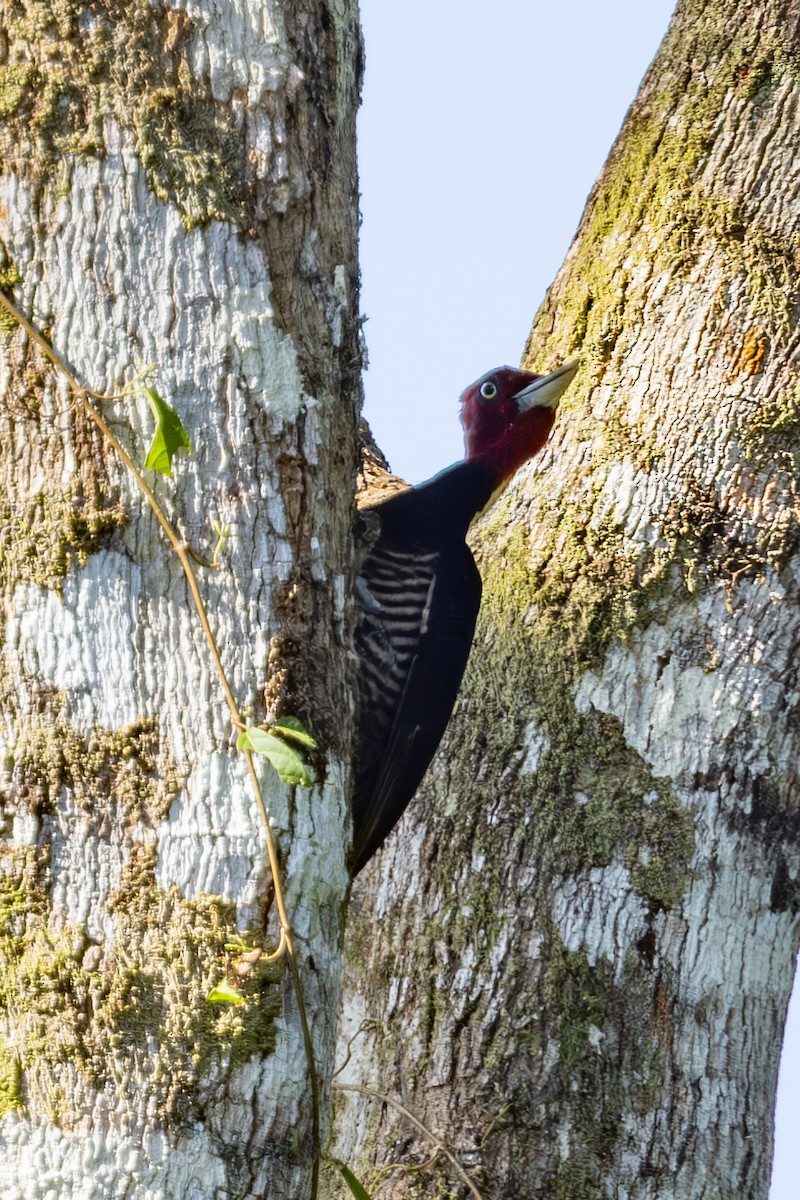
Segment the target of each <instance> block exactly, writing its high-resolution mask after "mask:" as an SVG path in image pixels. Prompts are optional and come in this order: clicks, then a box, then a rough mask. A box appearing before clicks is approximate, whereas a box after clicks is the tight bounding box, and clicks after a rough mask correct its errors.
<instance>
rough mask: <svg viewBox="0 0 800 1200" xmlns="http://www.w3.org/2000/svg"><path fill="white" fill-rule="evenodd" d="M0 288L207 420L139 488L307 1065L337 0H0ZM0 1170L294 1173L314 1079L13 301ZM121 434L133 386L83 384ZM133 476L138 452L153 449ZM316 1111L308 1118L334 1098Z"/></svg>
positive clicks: (88, 465) (190, 727)
mask: <svg viewBox="0 0 800 1200" xmlns="http://www.w3.org/2000/svg"><path fill="white" fill-rule="evenodd" d="M0 30H1V31H2V32H0V115H1V116H2V122H3V123H2V130H1V131H0V287H2V288H3V290H4V291H5V293H6V295H8V296H11V297H13V299H14V302H15V303H16V304H17V305H18V306H19V308H20V309H21V310H22V311H24V313H26V314H27V315H28V316H29V317H30V318H31V320H32V321H33V322H34V324H35V325H36V326H38V327H39V328H40V329H41V330H43V331H44V332H45V333H46V335H47V336H48V337H49V338H50V339H51V341H52V344H53V346H54V347H55V348H56V349H57V351H58V352H59V353H60V354H61V355H62V356H63V357H64V358H65V359H66V360H67V361H68V362H69V364H70V365H71V368H72V370H73V371H74V372H75V374H76V376H77V378H78V379H79V380H80V381H81V382H82V383H84V384H85V385H87V386H89V387H91V388H93V389H95V390H97V391H100V392H104V393H112V392H118V391H119V390H120V388H121V387H122V386H123V384H124V383H126V382H127V381H129V380H130V379H131V377H132V376H133V375H134V374H135V373H136V372H137V370H139V369H140V367H141V366H142V364H150V363H155V364H156V368H157V371H156V375H155V377H154V379H153V380H152V382H153V383H154V385H155V386H156V387H157V388H158V389H159V391H160V392H161V393H162V394H163V395H164V396H165V398H166V399H167V400H168V401H169V402H170V403H171V404H172V405H173V406H174V407H175V408H176V409H177V411H178V413H179V414H180V416H181V418H182V419H183V422H184V424H185V425H186V427H187V428H188V430H189V433H190V435H191V438H192V442H193V453H192V455H191V456H190V457H188V458H185V459H182V460H179V461H177V462H176V464H175V469H174V476H175V477H174V479H173V480H171V481H170V480H159V481H157V482H156V483H155V488H156V491H157V494H158V496H159V498H160V500H161V503H162V504H163V505H164V506H165V508H166V509H167V511H168V513H169V514H170V517H171V519H172V521H173V522H174V524H175V526H176V528H177V529H178V530H179V532H180V536H181V537H183V538H185V539H186V541H187V542H188V543H189V544H190V545H191V546H192V547H193V548H194V549H195V550H196V551H197V552H198V553H199V554H201V555H203V556H205V557H206V558H209V557H210V555H211V553H212V551H213V547H214V542H215V534H214V525H215V523H219V524H220V525H229V526H230V537H229V539H228V541H227V543H226V545H225V549H224V552H223V556H222V561H221V565H220V566H219V568H218V569H216V570H203V569H202V568H197V570H198V574H199V576H200V581H201V590H202V592H203V594H204V596H205V599H206V604H207V607H208V611H209V613H210V617H211V624H212V626H213V630H214V633H215V635H216V639H217V642H218V645H219V648H220V652H221V657H222V662H223V665H224V668H225V671H226V673H227V676H228V679H229V681H230V684H231V687H232V689H233V693H234V695H235V697H236V700H237V702H238V704H239V705H240V706H241V707H242V709H243V710H244V711H249V712H250V713H251V714H252V717H253V719H254V720H256V721H259V720H264V719H265V718H266V719H274V717H275V716H276V715H280V714H286V713H289V714H292V715H294V716H297V717H298V718H300V719H301V720H302V721H303V722H304V723H305V724H306V725H308V726H309V727H310V728H311V730H312V731H313V732H314V734H315V735H316V737H317V741H318V743H319V747H320V749H319V752H318V754H317V756H316V758H315V760H314V769H315V772H316V779H317V783H316V785H315V786H314V787H313V788H312V789H306V790H304V789H295V790H290V789H289V788H287V787H285V786H283V785H280V784H276V783H275V782H273V781H272V779H271V778H270V776H271V775H272V776H273V779H274V778H276V777H274V773H272V772H271V768H270V767H269V766H268V765H267V764H266V762H264V765H263V767H262V768H261V774H262V776H263V782H264V788H265V791H266V795H267V801H268V803H269V805H270V809H271V813H272V817H273V822H274V827H275V831H276V833H277V835H278V840H279V843H280V848H281V851H282V855H283V859H284V862H285V876H286V881H287V882H286V888H287V893H286V900H287V906H288V910H289V915H290V919H291V920H292V921H293V925H294V930H295V945H296V947H297V952H298V957H299V960H300V964H301V970H302V976H303V983H304V988H305V999H306V1005H307V1008H308V1011H309V1017H310V1022H311V1030H312V1034H313V1038H314V1041H315V1045H316V1054H317V1065H318V1069H319V1071H320V1074H321V1077H322V1084H323V1102H324V1098H325V1094H326V1092H327V1088H326V1083H325V1081H326V1079H327V1078H328V1077H329V1074H330V1067H331V1057H332V1046H333V1041H334V1036H333V1023H334V1015H335V1012H336V1009H337V1005H338V987H339V959H340V944H341V922H342V901H343V897H344V894H345V889H346V884H347V876H346V871H345V867H344V848H345V830H346V801H345V778H346V775H345V768H346V762H347V757H348V743H349V736H350V723H351V720H350V716H349V712H350V710H351V704H350V693H349V688H348V685H347V680H346V655H347V640H348V627H347V612H346V605H345V598H346V595H347V582H346V581H347V577H348V572H349V554H350V549H349V538H350V533H349V530H350V512H351V507H352V480H353V472H354V463H355V433H354V431H355V418H356V410H357V407H358V399H359V383H358V378H359V357H360V356H359V335H358V323H357V311H358V310H357V280H358V271H357V265H356V231H357V211H356V203H357V200H356V197H357V185H356V171H355V137H354V128H355V109H356V105H357V101H358V90H359V82H360V79H359V77H360V69H361V68H360V61H361V55H360V35H359V31H358V24H357V5H356V3H355V0H352V2H351V0H341V2H337V3H335V4H332V3H326V2H325V0H296V2H293V3H291V4H290V3H280V2H279V0H246V2H245V3H244V4H236V5H235V4H231V3H228V2H227V0H223V3H221V4H216V5H213V6H210V7H208V6H202V5H201V6H199V7H197V6H190V7H189V8H184V7H182V6H181V5H178V6H174V5H171V6H167V5H164V6H162V5H160V4H158V3H156V4H155V5H154V4H152V3H147V2H142V3H140V2H139V0H120V2H119V3H111V4H109V5H105V6H102V5H101V6H99V7H98V6H97V5H92V4H88V3H84V0H56V3H54V4H53V3H49V2H47V3H45V2H44V0H0ZM0 399H1V403H0V446H2V451H3V452H2V455H0V508H1V509H2V530H1V531H0V621H1V622H2V675H1V676H0V678H1V680H2V685H1V690H0V742H1V743H2V775H1V776H0V795H1V796H2V826H1V827H0V1112H1V1113H2V1119H1V1120H0V1191H2V1193H3V1195H5V1196H11V1195H14V1196H18V1197H21V1196H31V1197H33V1196H39V1195H44V1194H54V1189H55V1190H56V1191H57V1192H58V1194H59V1196H63V1197H68V1196H73V1195H74V1196H78V1195H80V1196H85V1195H89V1194H90V1193H91V1194H93V1195H94V1194H97V1195H100V1194H102V1195H103V1196H111V1195H122V1194H124V1195H126V1196H129V1197H132V1198H133V1197H139V1196H145V1195H147V1196H154V1195H156V1194H158V1195H165V1196H171V1197H176V1198H177V1197H182V1198H184V1200H187V1198H189V1197H192V1198H197V1200H202V1198H204V1197H209V1198H210V1197H212V1196H222V1195H225V1196H244V1195H248V1196H253V1197H256V1196H275V1197H280V1198H281V1200H288V1198H290V1197H303V1196H306V1195H307V1194H308V1189H309V1179H310V1173H309V1172H310V1164H309V1153H310V1147H311V1133H310V1130H311V1111H312V1105H311V1098H310V1088H309V1076H308V1069H307V1063H306V1058H305V1054H304V1049H303V1038H302V1035H301V1028H300V1023H299V1021H298V1010H297V1003H296V999H295V996H294V993H293V990H292V986H291V981H290V977H289V975H288V974H287V973H286V968H285V960H282V961H280V962H278V963H277V964H275V965H274V966H270V967H267V968H263V967H262V966H260V965H257V966H256V967H255V968H254V970H253V972H252V975H251V976H250V978H249V979H248V981H247V982H246V984H244V985H243V986H244V990H245V992H246V994H247V1002H246V1004H244V1005H243V1006H221V1007H217V1006H214V1005H211V1004H209V1003H208V1002H207V1000H206V996H207V994H208V992H209V989H210V988H211V986H212V984H214V983H217V982H219V981H220V980H221V979H222V978H223V976H224V974H225V970H226V961H227V957H228V956H231V955H235V954H236V951H235V950H230V949H228V950H226V944H227V945H228V946H230V945H231V944H233V945H234V946H235V945H237V944H240V945H241V946H242V947H246V946H251V945H253V944H256V943H259V944H262V945H263V944H264V940H265V924H266V938H267V943H269V941H270V939H271V938H273V937H274V936H275V935H276V925H275V916H274V908H273V892H272V883H271V879H270V876H269V872H268V870H267V866H266V861H265V849H264V847H265V842H264V830H263V828H262V827H261V823H260V820H259V817H258V811H257V808H256V803H255V800H254V798H253V795H252V792H251V789H250V787H249V782H248V778H247V772H246V770H245V767H244V763H243V761H242V757H241V755H240V754H238V752H237V751H236V749H235V736H236V731H235V730H232V728H231V723H230V720H229V715H228V710H227V709H226V707H225V702H224V698H223V694H222V690H221V687H220V684H219V681H218V679H217V677H216V675H215V673H214V669H213V665H212V660H211V656H210V653H209V648H208V646H207V645H206V643H205V641H204V638H203V635H202V631H201V628H200V625H199V623H198V620H197V618H196V615H195V613H194V611H193V608H192V604H191V601H190V596H189V591H188V588H187V584H186V580H185V578H184V576H183V574H182V572H181V569H180V566H179V563H178V560H177V558H176V557H175V555H174V554H173V552H172V551H171V550H170V548H169V546H168V545H167V543H166V542H165V540H164V538H163V537H162V535H161V532H160V529H159V527H158V525H157V523H156V521H155V520H154V519H153V516H152V514H151V512H150V510H149V508H148V507H147V505H146V503H145V502H144V499H143V497H142V496H141V495H140V493H139V492H138V490H137V488H136V486H135V484H134V483H133V480H132V479H131V478H130V476H129V475H128V474H127V472H126V471H125V469H124V468H123V467H122V466H121V464H120V462H119V461H118V460H117V459H116V457H115V454H114V452H113V451H112V450H111V448H110V446H109V445H108V444H106V443H105V442H104V441H103V439H102V438H101V436H100V435H99V434H98V432H97V430H96V429H95V427H94V426H93V425H92V424H91V423H90V422H89V420H88V419H87V418H86V417H85V416H84V415H82V412H81V410H80V408H79V407H78V406H76V405H75V404H74V403H73V399H72V397H71V395H70V392H69V391H68V389H67V386H66V384H65V382H64V380H63V379H60V378H59V377H57V376H56V375H55V374H54V372H53V371H52V369H51V368H50V365H49V363H48V362H47V361H46V360H45V359H44V358H43V356H42V354H41V352H40V351H39V349H38V348H37V346H36V345H35V344H34V342H33V341H32V340H29V339H28V338H26V337H25V336H24V335H23V333H22V332H21V330H20V329H19V327H18V326H16V325H15V323H14V321H13V320H6V321H5V322H4V326H3V329H2V330H0ZM104 412H105V415H106V416H107V418H108V420H109V421H110V422H111V425H112V427H113V429H114V431H115V432H116V434H117V436H118V437H119V438H120V439H121V440H122V442H123V443H124V444H125V446H126V447H127V448H128V450H129V451H130V453H131V454H132V456H133V457H134V459H136V460H137V461H139V462H141V461H142V460H143V457H144V452H145V450H146V448H147V444H148V441H149V438H150V437H151V436H152V424H151V418H150V415H149V410H148V408H147V405H146V404H145V403H144V401H143V398H142V396H141V394H140V395H139V397H138V398H131V399H127V400H125V401H122V402H114V403H110V404H107V405H105V406H104ZM151 478H152V476H151ZM323 1123H324V1121H323Z"/></svg>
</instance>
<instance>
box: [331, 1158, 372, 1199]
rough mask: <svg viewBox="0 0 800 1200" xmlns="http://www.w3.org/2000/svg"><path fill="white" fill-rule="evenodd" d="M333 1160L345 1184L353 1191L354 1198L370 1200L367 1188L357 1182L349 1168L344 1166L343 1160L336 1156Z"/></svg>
mask: <svg viewBox="0 0 800 1200" xmlns="http://www.w3.org/2000/svg"><path fill="white" fill-rule="evenodd" d="M333 1161H334V1162H335V1163H336V1166H337V1167H338V1168H339V1170H340V1171H341V1172H342V1178H343V1179H344V1181H345V1183H346V1184H347V1186H348V1187H349V1188H350V1191H351V1192H352V1193H353V1195H354V1196H355V1198H356V1200H372V1197H371V1196H370V1194H369V1192H368V1191H367V1189H366V1188H365V1187H364V1185H363V1183H359V1181H358V1180H357V1179H356V1177H355V1175H354V1174H353V1172H352V1171H351V1170H350V1168H349V1167H346V1166H345V1165H344V1163H343V1162H339V1159H338V1158H334V1160H333Z"/></svg>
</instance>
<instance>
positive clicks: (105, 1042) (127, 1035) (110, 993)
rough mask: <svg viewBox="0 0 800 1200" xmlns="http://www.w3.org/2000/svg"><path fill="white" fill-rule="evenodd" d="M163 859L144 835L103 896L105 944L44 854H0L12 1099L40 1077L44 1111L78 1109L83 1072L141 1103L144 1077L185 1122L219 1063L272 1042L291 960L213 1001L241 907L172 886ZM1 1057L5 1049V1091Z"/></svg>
mask: <svg viewBox="0 0 800 1200" xmlns="http://www.w3.org/2000/svg"><path fill="white" fill-rule="evenodd" d="M154 867H155V851H154V849H153V848H152V847H148V846H145V845H141V844H138V845H137V844H134V846H133V848H132V854H131V858H130V860H129V863H128V865H127V867H125V869H124V870H123V872H122V875H121V877H120V880H119V885H118V887H117V889H116V890H115V891H114V892H113V893H112V894H111V895H110V896H109V898H108V901H107V905H106V907H107V911H108V914H109V917H110V919H111V920H112V921H113V925H114V936H113V939H112V940H111V941H110V942H109V943H108V944H105V945H100V944H97V943H95V942H92V941H91V940H90V939H89V938H88V937H87V936H86V934H85V933H84V932H83V931H81V930H78V929H76V928H74V927H71V926H64V925H60V924H59V923H58V921H57V919H56V917H55V914H54V913H53V912H52V911H51V907H50V903H49V898H48V885H47V864H46V861H43V860H42V858H41V856H39V857H38V859H36V860H34V856H33V852H30V853H28V854H27V856H26V857H25V858H22V857H20V855H19V854H17V855H16V857H15V856H14V855H13V854H12V853H10V852H5V853H4V854H3V855H2V856H0V871H1V872H2V873H1V874H0V912H2V914H3V916H4V920H3V922H2V928H1V929H0V1019H2V1020H3V1022H4V1024H5V1025H6V1028H7V1029H13V1030H14V1036H15V1041H14V1053H13V1055H12V1053H11V1051H9V1054H8V1055H7V1056H6V1057H7V1058H8V1064H7V1065H8V1071H7V1072H6V1079H7V1081H8V1088H7V1089H6V1090H7V1092H8V1096H7V1098H6V1100H7V1107H8V1106H17V1107H19V1106H20V1105H22V1104H23V1103H25V1102H26V1100H27V1097H28V1096H29V1095H30V1092H31V1089H32V1088H33V1089H35V1095H34V1096H33V1097H32V1099H33V1101H34V1103H35V1106H36V1108H37V1110H39V1111H41V1109H42V1108H44V1109H45V1110H46V1111H47V1112H48V1113H49V1114H50V1115H51V1117H53V1118H56V1119H58V1118H64V1117H66V1116H67V1115H69V1117H70V1119H74V1117H75V1113H74V1111H73V1110H72V1109H71V1107H70V1106H71V1105H72V1104H73V1103H74V1099H75V1095H76V1089H75V1084H74V1077H75V1076H76V1075H77V1076H79V1077H80V1079H81V1080H82V1084H83V1086H82V1088H79V1089H78V1093H77V1094H82V1095H84V1096H87V1097H91V1096H92V1095H94V1094H96V1093H98V1092H101V1091H103V1090H108V1089H111V1090H113V1091H116V1092H117V1094H118V1097H119V1100H120V1102H131V1103H135V1104H136V1105H137V1106H138V1105H139V1103H140V1102H141V1095H140V1096H138V1097H137V1098H135V1099H131V1097H130V1095H129V1081H130V1078H131V1077H132V1076H134V1077H137V1078H139V1079H140V1080H141V1090H142V1091H147V1092H148V1094H149V1095H150V1096H151V1097H152V1098H153V1100H154V1102H155V1103H156V1104H157V1105H158V1107H159V1111H160V1112H161V1113H162V1114H163V1115H164V1116H165V1117H166V1118H168V1119H169V1121H170V1123H171V1125H173V1127H174V1126H175V1124H176V1123H177V1124H178V1125H183V1124H184V1123H187V1122H190V1121H192V1120H193V1119H194V1118H195V1117H196V1116H197V1114H198V1112H199V1110H200V1108H201V1107H202V1105H203V1104H204V1103H206V1102H207V1100H208V1099H209V1097H208V1096H207V1095H206V1092H205V1091H204V1088H208V1087H210V1086H211V1084H209V1083H208V1082H207V1081H208V1078H209V1072H210V1071H211V1068H212V1066H213V1064H214V1063H219V1064H220V1067H223V1066H225V1065H227V1064H233V1065H234V1066H235V1065H238V1064H240V1063H244V1062H247V1061H248V1060H249V1059H250V1058H252V1057H253V1056H254V1055H256V1054H261V1055H263V1054H269V1053H271V1052H272V1050H273V1049H274V1046H275V1040H276V1032H275V1018H276V1017H277V1016H278V1014H279V1013H280V1011H281V996H282V991H281V987H280V980H281V977H282V972H283V967H282V965H281V964H274V963H272V964H264V965H262V966H260V967H257V969H256V970H254V972H253V974H252V976H251V977H250V978H249V979H248V981H247V982H246V983H245V984H244V985H243V990H244V992H245V994H246V1002H245V1004H244V1005H241V1006H236V1007H233V1006H227V1005H222V1006H219V1005H212V1004H209V1003H208V1000H207V998H206V997H207V995H208V992H209V990H210V989H211V987H212V986H213V985H214V984H215V983H217V982H219V980H220V978H222V976H223V975H224V972H225V964H226V961H227V952H226V945H227V944H228V943H230V942H231V941H232V940H236V941H237V943H240V942H241V941H242V939H241V935H240V934H237V931H236V927H235V922H234V916H233V911H232V909H231V907H230V906H229V905H226V904H224V903H222V902H221V901H220V900H219V898H218V897H215V896H208V895H203V896H199V897H197V898H196V899H194V900H191V901H190V900H185V899H183V898H182V897H181V896H180V895H179V894H178V891H177V889H176V888H172V889H170V891H168V892H163V891H162V890H161V889H159V888H158V887H157V886H156V884H155V880H154V874H153V872H154ZM54 1031H55V1034H54ZM2 1066H3V1055H2V1053H1V1052H0V1101H2V1094H1V1093H2V1086H1V1085H2ZM211 1073H212V1074H213V1072H211ZM202 1080H205V1081H206V1082H205V1083H204V1084H202V1085H201V1081H202ZM12 1084H13V1087H12Z"/></svg>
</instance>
